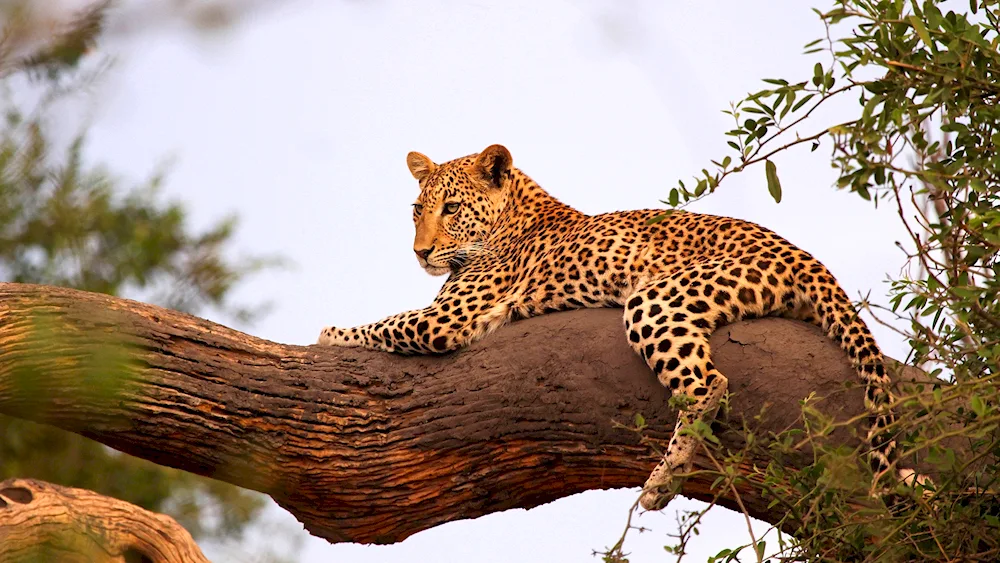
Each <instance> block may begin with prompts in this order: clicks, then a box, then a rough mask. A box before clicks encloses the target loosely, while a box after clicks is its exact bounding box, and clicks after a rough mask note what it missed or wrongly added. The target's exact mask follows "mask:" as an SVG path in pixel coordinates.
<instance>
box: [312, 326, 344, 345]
mask: <svg viewBox="0 0 1000 563" xmlns="http://www.w3.org/2000/svg"><path fill="white" fill-rule="evenodd" d="M316 344H319V345H321V346H344V345H345V343H344V338H343V331H342V330H340V329H339V328H337V327H335V326H328V327H326V328H324V329H323V330H322V331H320V333H319V340H317V341H316Z"/></svg>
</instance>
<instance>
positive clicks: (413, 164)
mask: <svg viewBox="0 0 1000 563" xmlns="http://www.w3.org/2000/svg"><path fill="white" fill-rule="evenodd" d="M406 165H407V166H408V167H409V168H410V174H413V177H414V178H416V179H417V181H418V182H422V181H423V179H424V178H426V177H427V175H428V174H430V173H431V172H434V169H435V168H437V164H434V162H433V161H431V159H429V158H427V156H426V155H423V154H421V153H418V152H411V153H410V154H408V155H406Z"/></svg>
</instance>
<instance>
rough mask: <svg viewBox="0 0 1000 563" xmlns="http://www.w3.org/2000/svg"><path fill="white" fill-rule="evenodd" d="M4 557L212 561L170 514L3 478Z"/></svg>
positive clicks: (70, 562)
mask: <svg viewBox="0 0 1000 563" xmlns="http://www.w3.org/2000/svg"><path fill="white" fill-rule="evenodd" d="M0 561H8V562H17V561H23V562H25V563H27V562H37V561H62V562H64V563H140V562H145V563H208V559H205V556H204V555H202V553H201V550H200V549H198V546H197V544H195V543H194V540H193V539H192V538H191V534H189V533H188V532H187V530H185V529H184V528H182V527H181V526H180V524H178V523H177V522H176V521H175V520H174V519H173V518H171V517H169V516H165V515H163V514H157V513H155V512H150V511H148V510H144V509H142V508H139V507H138V506H135V505H134V504H129V503H127V502H124V501H121V500H118V499H113V498H110V497H106V496H103V495H99V494H97V493H94V492H91V491H87V490H83V489H74V488H70V487H60V486H58V485H53V484H50V483H45V482H43V481H36V480H33V479H7V480H6V481H2V482H0Z"/></svg>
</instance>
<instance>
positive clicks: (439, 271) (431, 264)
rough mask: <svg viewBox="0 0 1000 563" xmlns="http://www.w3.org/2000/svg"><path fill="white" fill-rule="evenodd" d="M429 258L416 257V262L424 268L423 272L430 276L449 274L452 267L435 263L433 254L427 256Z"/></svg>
mask: <svg viewBox="0 0 1000 563" xmlns="http://www.w3.org/2000/svg"><path fill="white" fill-rule="evenodd" d="M428 258H430V259H431V260H425V259H424V258H421V257H419V256H418V257H417V263H418V264H420V267H421V268H423V269H424V271H425V272H427V273H428V274H430V275H432V276H443V275H445V274H450V273H451V272H452V269H451V267H450V266H442V265H439V264H436V263H435V262H436V260H434V257H433V256H428Z"/></svg>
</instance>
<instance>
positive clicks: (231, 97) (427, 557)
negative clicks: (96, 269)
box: [87, 0, 903, 563]
mask: <svg viewBox="0 0 1000 563" xmlns="http://www.w3.org/2000/svg"><path fill="white" fill-rule="evenodd" d="M136 1H138V0H136ZM279 3H280V2H279ZM810 6H816V7H821V8H827V7H828V6H827V5H826V3H824V2H821V1H819V0H816V1H814V2H803V1H801V0H781V1H776V0H769V1H766V2H765V1H757V2H747V1H736V0H729V1H724V2H698V1H693V0H692V1H673V2H663V1H652V0H651V1H635V0H631V1H623V0H619V1H616V2H614V3H612V2H599V1H596V0H595V1H589V2H568V1H548V2H539V1H537V0H503V1H494V2H490V1H486V0H478V1H472V0H468V1H464V2H459V1H453V2H446V1H427V2H404V1H401V0H400V1H374V0H368V1H360V0H354V1H346V0H344V1H329V0H312V1H310V0H298V1H287V2H285V3H284V4H283V5H282V6H281V7H278V8H272V9H267V10H260V11H258V12H256V13H254V14H251V15H250V16H249V17H247V18H246V19H244V20H242V21H241V22H239V24H238V25H236V26H233V27H231V28H229V29H226V30H225V31H222V32H218V33H215V34H210V35H208V36H206V35H203V34H198V33H194V32H192V31H190V30H189V29H185V28H183V27H182V26H172V25H171V26H166V27H164V28H159V29H153V30H151V31H147V32H144V33H142V34H141V35H139V36H137V37H132V38H127V39H120V40H118V41H116V42H114V43H112V44H111V45H108V46H107V47H106V50H105V51H104V52H103V54H110V55H114V56H115V57H117V61H118V62H117V65H116V67H115V69H114V71H113V72H112V73H110V74H109V75H108V77H107V78H106V80H105V81H104V83H103V85H102V86H101V89H100V92H99V94H100V96H98V98H99V99H100V100H101V102H100V103H99V104H96V105H92V106H90V108H89V110H88V114H87V115H88V119H89V121H91V122H92V123H93V129H92V134H91V136H90V140H89V144H88V146H87V154H88V157H89V158H90V159H91V160H92V161H94V162H104V163H107V164H108V165H109V167H110V168H111V169H112V170H114V171H116V172H119V173H122V174H124V175H125V177H126V178H130V179H133V180H140V179H142V178H145V177H148V176H149V175H150V172H151V171H153V170H155V169H157V168H159V167H161V165H162V164H163V163H164V162H167V161H171V162H172V163H173V166H172V168H171V170H172V172H171V174H170V175H169V180H168V182H167V183H166V185H165V187H164V193H165V196H166V197H168V198H172V199H178V200H181V201H183V202H185V203H186V205H187V208H188V209H189V210H190V212H191V218H192V219H193V221H194V223H195V224H196V225H201V226H205V225H208V224H210V223H211V222H213V221H215V220H217V219H218V218H220V217H222V216H224V215H226V214H230V213H236V214H238V215H239V217H240V220H241V222H240V229H239V231H238V235H237V237H236V238H237V245H236V246H237V248H236V251H237V252H244V253H260V252H263V253H278V254H281V255H283V256H285V257H287V258H289V259H290V260H291V261H292V262H293V263H294V264H295V267H294V268H292V269H289V270H286V271H281V272H277V271H276V272H269V273H265V274H261V275H259V276H256V277H254V278H253V279H252V280H251V281H250V282H248V283H246V284H245V285H243V286H242V287H240V288H239V290H238V291H237V292H236V294H235V298H236V299H237V300H238V301H242V302H246V303H255V302H260V301H262V300H266V301H270V302H272V303H273V305H274V308H273V310H272V312H271V313H270V314H269V315H268V316H266V317H265V318H263V319H261V320H260V321H259V322H258V323H257V324H255V325H253V326H239V325H236V326H237V328H241V329H244V330H247V331H248V332H251V333H253V334H255V335H258V336H261V337H264V338H268V339H271V340H275V341H278V342H284V343H292V344H307V343H312V342H314V341H315V340H316V337H317V336H318V333H319V330H320V328H322V327H323V326H325V325H329V324H334V325H339V326H353V325H356V324H361V323H366V322H371V321H374V320H378V319H379V318H382V317H383V316H385V315H389V314H392V313H396V312H400V311H403V310H407V309H412V308H416V307H422V306H424V305H425V304H426V303H428V302H429V301H430V300H431V299H432V298H433V296H434V294H435V293H436V291H437V289H438V287H439V286H440V284H441V281H442V280H441V278H431V277H429V276H427V275H426V274H424V273H423V272H422V271H421V269H420V268H419V266H418V265H417V263H416V261H415V260H414V258H413V253H412V250H411V243H412V222H411V217H410V204H411V203H412V201H413V199H414V196H415V195H416V190H417V185H416V182H415V181H414V180H412V178H411V177H410V175H409V172H408V171H407V169H406V166H405V163H404V157H405V155H406V153H407V152H408V151H411V150H418V151H421V152H423V153H425V154H427V155H428V156H430V157H431V158H432V159H434V160H436V161H438V162H441V161H444V160H449V159H452V158H455V157H458V156H462V155H465V154H469V153H472V152H478V151H479V150H481V149H482V148H484V147H486V146H487V145H490V144H492V143H502V144H504V145H506V146H507V147H508V148H509V149H510V151H511V152H512V154H513V157H514V163H515V165H516V166H518V167H520V168H521V169H522V170H524V171H525V172H526V173H527V174H529V175H531V176H532V177H533V178H534V179H535V180H537V181H538V182H539V183H540V184H541V185H542V186H543V187H545V188H546V189H547V190H549V191H550V192H551V193H553V194H554V195H556V196H557V197H559V198H560V199H561V200H563V201H564V202H566V203H568V204H571V205H574V206H576V207H577V208H579V209H581V210H583V211H585V212H591V213H597V212H603V211H613V210H618V209H629V208H638V207H655V206H658V205H659V204H658V200H660V199H665V198H666V195H667V192H668V191H669V189H670V187H672V186H673V185H675V182H676V180H677V179H678V178H689V177H690V176H692V175H694V174H696V173H697V172H698V171H699V170H701V169H702V168H705V167H708V166H709V159H711V158H715V159H719V158H721V157H722V156H724V155H725V153H726V150H727V149H726V145H725V141H726V138H725V137H724V136H723V132H724V131H725V130H726V129H728V128H730V127H731V125H732V122H731V120H730V118H729V117H728V116H725V115H723V114H722V113H721V110H722V109H725V108H727V107H728V105H729V102H731V101H734V100H736V99H738V98H740V97H741V96H743V95H745V94H746V93H747V92H748V91H750V90H755V89H759V88H760V87H761V83H760V82H759V80H760V79H761V78H765V77H779V76H780V77H786V78H796V77H799V78H807V77H809V76H811V72H812V71H811V68H812V66H813V64H814V63H815V62H816V61H817V60H821V59H819V57H820V55H811V56H803V55H801V54H800V53H801V51H802V49H801V47H802V45H803V44H805V43H807V42H809V41H811V40H813V39H815V38H818V37H820V36H821V35H822V33H823V28H822V26H821V24H820V22H819V20H818V19H817V18H816V16H815V15H814V14H813V13H812V11H811V10H810ZM822 60H823V61H824V62H826V61H828V58H826V59H822ZM847 107H848V108H849V107H850V106H847ZM841 109H843V108H841ZM826 115H827V116H829V115H831V114H830V113H827V114H826ZM834 118H835V116H834V117H831V119H834ZM828 123H833V122H832V121H830V122H828ZM828 148H829V147H828V146H824V147H823V148H821V149H820V150H818V151H816V152H815V153H809V151H808V149H807V148H803V149H802V150H798V151H795V152H792V153H788V154H785V155H782V156H781V157H779V158H778V159H777V160H776V163H777V166H778V172H779V175H780V177H781V180H782V184H783V186H784V194H785V196H784V200H783V201H782V203H781V204H780V205H778V204H775V203H774V202H773V201H772V200H771V199H770V198H769V197H768V196H767V189H766V183H765V181H764V171H763V169H762V168H759V169H753V170H750V171H749V172H748V173H746V174H743V175H740V176H737V177H734V178H732V179H728V180H726V182H725V183H724V184H723V186H722V189H721V190H720V191H719V192H718V193H716V194H715V195H713V196H712V197H710V198H708V199H707V200H705V201H704V202H701V203H699V204H698V205H697V206H695V207H694V208H693V210H695V211H703V212H708V213H717V214H723V215H730V216H735V217H740V218H744V219H748V220H752V221H754V222H757V223H760V224H763V225H765V226H767V227H770V228H772V229H774V230H776V231H777V232H779V233H781V234H782V235H783V236H785V237H786V238H788V239H790V240H791V241H792V242H794V243H796V244H798V245H799V246H801V247H803V248H804V249H806V250H808V251H809V252H811V253H813V254H814V255H815V256H817V257H818V258H819V259H820V260H822V261H823V262H824V263H826V264H827V266H829V267H830V269H831V270H833V272H834V273H835V274H836V275H837V276H838V278H839V279H840V281H841V283H842V284H843V285H844V286H845V287H846V289H847V291H848V293H849V294H850V295H851V296H852V297H857V296H858V295H859V293H867V292H868V291H869V290H871V292H872V296H873V298H876V300H883V301H884V298H883V296H884V294H885V292H886V289H887V286H886V285H885V284H884V280H885V279H886V276H887V274H889V275H895V274H897V273H898V271H899V269H900V267H901V265H902V263H903V256H902V253H901V252H900V251H899V250H898V249H897V248H896V247H895V245H894V242H895V241H896V240H901V239H902V236H901V232H900V231H899V230H898V228H897V227H896V219H895V216H894V214H893V212H892V210H889V209H883V210H879V211H876V210H875V209H873V207H872V205H871V204H868V203H866V202H864V201H862V200H861V199H860V198H858V197H857V196H853V195H851V194H848V193H844V192H838V191H836V190H834V188H833V187H832V186H831V184H832V180H833V178H834V176H833V173H832V170H831V168H830V165H829V158H828V156H829V150H828ZM213 320H217V321H219V322H223V323H225V324H229V325H233V324H234V323H233V322H232V320H231V319H227V318H221V317H217V318H214V319H213ZM873 329H874V332H875V333H876V336H877V337H878V338H879V342H880V343H881V344H882V346H883V349H885V350H886V352H887V353H888V354H889V355H893V356H896V357H900V355H901V354H902V353H903V347H902V343H901V342H900V341H899V339H898V337H896V336H895V335H893V334H892V333H890V332H889V331H886V330H884V329H881V328H880V327H877V326H876V327H873ZM622 337H623V338H624V333H623V336H622ZM637 492H638V489H635V490H618V491H594V492H588V493H584V494H581V495H576V496H574V497H570V498H566V499H563V500H560V501H557V502H554V503H552V504H550V505H547V506H543V507H539V508H536V509H533V510H530V511H523V510H512V511H508V512H505V513H500V514H494V515H490V516H486V517H483V518H479V519H477V520H474V521H464V522H455V523H451V524H447V525H444V526H440V527H438V528H435V529H432V530H428V531H426V532H422V533H420V534H417V535H416V536H414V537H411V538H410V539H408V540H406V541H404V542H402V543H401V544H397V545H391V546H377V547H374V546H356V545H330V544H328V543H327V542H325V541H324V540H319V539H316V538H307V539H306V540H305V543H304V548H303V551H302V553H301V560H302V561H307V562H319V561H358V562H362V561H366V562H367V561H370V562H376V561H379V562H394V561H399V562H403V561H405V562H407V563H412V562H413V561H431V560H433V561H436V562H463V563H464V562H468V561H526V562H531V561H538V562H542V561H545V562H553V561H593V560H596V559H595V558H593V557H591V551H592V550H593V549H602V548H604V547H605V546H607V545H610V544H612V543H614V541H616V539H617V537H618V536H619V535H620V533H621V530H622V528H623V526H624V523H625V516H626V513H627V510H628V507H629V506H630V505H631V504H632V502H633V501H634V500H635V498H636V495H637ZM696 506H701V505H700V504H698V503H694V502H691V501H687V500H678V501H675V502H674V503H673V504H671V505H670V506H669V507H668V508H667V509H666V510H664V511H663V513H662V514H645V515H643V516H642V517H640V518H639V519H638V520H637V522H636V523H637V524H638V525H642V526H646V527H648V528H652V531H651V532H647V533H644V534H642V535H641V536H640V535H633V537H632V539H631V540H630V541H629V542H628V543H627V550H629V551H631V552H632V554H633V556H632V561H633V562H645V561H660V560H664V559H666V558H667V556H666V554H665V553H664V552H663V545H665V544H671V543H672V539H671V538H669V537H667V534H669V533H671V532H672V531H674V529H675V514H676V512H677V511H678V510H685V509H691V508H693V507H696ZM274 514H275V515H277V514H278V509H276V508H275V509H274ZM283 518H285V519H286V520H285V521H286V522H290V524H289V525H288V527H291V528H294V529H297V530H301V525H299V524H298V523H296V522H294V520H292V519H291V517H290V516H287V515H286V516H283ZM706 522H707V523H706V524H705V525H704V526H703V527H702V529H701V532H702V533H701V535H700V536H698V537H697V538H695V540H694V541H693V543H692V545H691V547H692V548H693V549H692V555H691V557H690V559H689V560H690V561H704V560H705V558H706V557H707V556H708V555H712V554H715V553H716V552H718V551H719V550H720V549H722V548H723V547H732V546H734V545H735V544H737V543H738V542H741V541H745V539H746V528H745V524H744V521H743V518H742V516H740V515H738V514H735V513H732V512H728V511H725V510H724V509H715V510H714V511H713V512H712V514H711V515H710V517H709V518H708V519H707V521H706ZM300 533H301V534H303V535H305V534H304V532H300Z"/></svg>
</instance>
